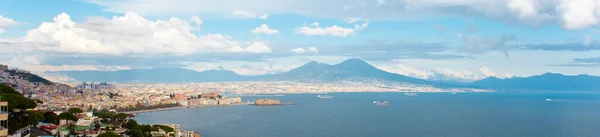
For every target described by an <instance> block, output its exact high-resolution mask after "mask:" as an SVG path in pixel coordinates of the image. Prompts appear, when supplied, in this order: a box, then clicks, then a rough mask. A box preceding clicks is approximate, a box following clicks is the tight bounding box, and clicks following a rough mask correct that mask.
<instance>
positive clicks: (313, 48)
mask: <svg viewBox="0 0 600 137" xmlns="http://www.w3.org/2000/svg"><path fill="white" fill-rule="evenodd" d="M292 52H294V53H296V54H302V53H307V52H310V53H315V54H316V53H319V50H318V49H317V48H315V47H309V48H307V49H304V48H295V49H292Z"/></svg>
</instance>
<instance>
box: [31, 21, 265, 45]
mask: <svg viewBox="0 0 600 137" xmlns="http://www.w3.org/2000/svg"><path fill="white" fill-rule="evenodd" d="M190 22H191V23H190ZM201 23H202V20H200V18H199V17H195V16H194V17H192V18H191V20H190V21H187V20H181V19H178V18H173V17H172V18H170V19H168V20H156V21H151V20H148V19H146V18H144V17H142V16H139V15H137V14H135V13H126V14H125V15H123V16H113V17H112V19H107V18H104V17H89V18H88V19H87V20H86V21H85V22H82V23H76V22H74V21H72V20H71V18H70V16H69V15H68V14H66V13H61V14H60V15H58V16H56V17H55V18H54V19H53V22H44V23H42V24H41V25H40V26H39V27H38V28H35V29H32V30H29V31H28V32H27V34H26V36H25V37H23V38H22V39H23V41H22V42H25V43H27V45H24V46H35V49H37V50H41V51H49V52H59V53H83V54H108V55H125V54H174V55H189V54H197V53H222V52H229V53H239V52H247V53H269V52H270V48H269V47H268V46H267V45H266V42H241V41H236V40H234V39H233V38H232V37H230V36H227V35H223V34H219V33H215V34H207V35H196V34H194V33H192V32H193V31H195V30H198V29H199V28H198V27H199V26H200V24H201ZM192 25H193V26H192Z"/></svg>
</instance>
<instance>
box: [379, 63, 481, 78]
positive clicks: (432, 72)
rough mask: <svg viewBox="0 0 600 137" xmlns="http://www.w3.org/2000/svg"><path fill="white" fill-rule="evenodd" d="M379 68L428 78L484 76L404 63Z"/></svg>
mask: <svg viewBox="0 0 600 137" xmlns="http://www.w3.org/2000/svg"><path fill="white" fill-rule="evenodd" d="M379 68H380V69H382V70H385V71H388V72H392V73H396V74H400V75H405V76H409V77H415V78H420V79H427V80H443V81H460V82H471V81H476V80H479V79H481V78H482V77H481V76H479V75H477V74H475V73H472V72H470V71H462V72H461V71H455V70H452V69H448V68H434V69H422V70H421V69H416V68H411V67H409V66H406V65H402V64H399V65H396V66H394V67H388V66H383V67H379Z"/></svg>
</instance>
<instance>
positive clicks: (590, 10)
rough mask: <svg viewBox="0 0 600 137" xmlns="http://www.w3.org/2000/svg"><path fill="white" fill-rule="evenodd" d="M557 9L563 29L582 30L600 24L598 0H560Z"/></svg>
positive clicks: (599, 2) (599, 4)
mask: <svg viewBox="0 0 600 137" xmlns="http://www.w3.org/2000/svg"><path fill="white" fill-rule="evenodd" d="M560 1H561V2H560V4H559V5H558V6H557V9H558V11H559V13H560V15H561V18H562V22H563V24H564V25H563V27H564V28H566V29H580V28H585V27H589V26H598V25H599V24H598V23H600V1H597V0H560Z"/></svg>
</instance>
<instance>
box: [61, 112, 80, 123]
mask: <svg viewBox="0 0 600 137" xmlns="http://www.w3.org/2000/svg"><path fill="white" fill-rule="evenodd" d="M58 118H60V119H65V120H70V121H73V122H77V120H79V118H77V116H75V115H73V114H71V113H60V115H58Z"/></svg>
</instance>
